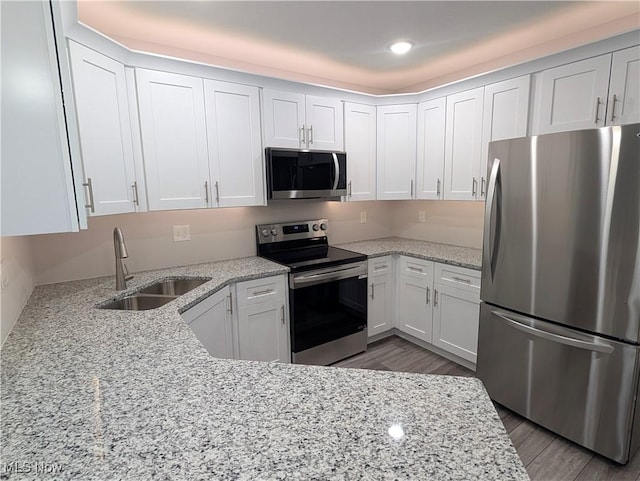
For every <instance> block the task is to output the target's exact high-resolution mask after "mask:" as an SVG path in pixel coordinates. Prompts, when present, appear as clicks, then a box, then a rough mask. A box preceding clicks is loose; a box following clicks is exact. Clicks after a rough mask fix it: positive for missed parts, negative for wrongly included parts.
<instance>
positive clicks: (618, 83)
mask: <svg viewBox="0 0 640 481" xmlns="http://www.w3.org/2000/svg"><path fill="white" fill-rule="evenodd" d="M636 122H640V46H639V47H631V48H628V49H626V50H620V51H619V52H614V53H613V62H612V65H611V81H610V85H609V102H608V104H607V124H608V125H623V124H633V123H636Z"/></svg>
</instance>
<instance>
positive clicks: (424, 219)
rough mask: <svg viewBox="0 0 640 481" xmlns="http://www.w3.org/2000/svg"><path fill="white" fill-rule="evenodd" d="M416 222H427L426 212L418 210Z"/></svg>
mask: <svg viewBox="0 0 640 481" xmlns="http://www.w3.org/2000/svg"><path fill="white" fill-rule="evenodd" d="M418 222H427V213H426V212H425V211H423V210H421V211H420V212H418Z"/></svg>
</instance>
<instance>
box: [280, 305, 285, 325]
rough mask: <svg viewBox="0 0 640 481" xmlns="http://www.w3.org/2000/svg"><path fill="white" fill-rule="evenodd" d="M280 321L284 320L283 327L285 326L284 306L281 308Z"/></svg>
mask: <svg viewBox="0 0 640 481" xmlns="http://www.w3.org/2000/svg"><path fill="white" fill-rule="evenodd" d="M280 319H282V325H283V326H284V304H282V306H281V307H280Z"/></svg>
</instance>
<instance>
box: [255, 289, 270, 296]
mask: <svg viewBox="0 0 640 481" xmlns="http://www.w3.org/2000/svg"><path fill="white" fill-rule="evenodd" d="M272 292H275V291H274V290H273V289H265V290H263V291H253V295H254V296H262V295H264V294H271V293H272Z"/></svg>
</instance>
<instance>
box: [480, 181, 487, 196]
mask: <svg viewBox="0 0 640 481" xmlns="http://www.w3.org/2000/svg"><path fill="white" fill-rule="evenodd" d="M485 182H486V181H485V180H484V177H480V197H484V184H485Z"/></svg>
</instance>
